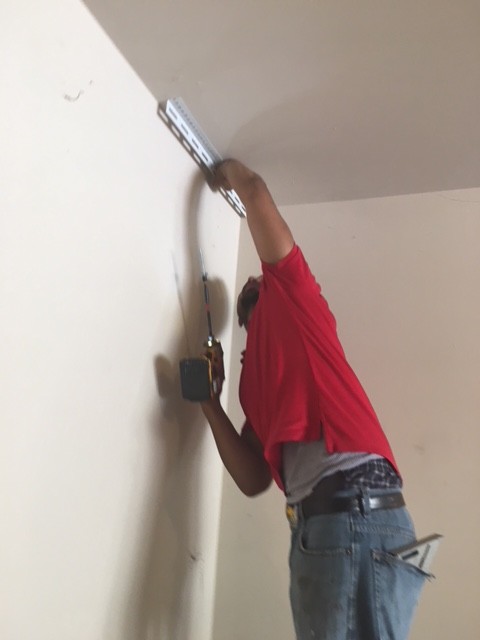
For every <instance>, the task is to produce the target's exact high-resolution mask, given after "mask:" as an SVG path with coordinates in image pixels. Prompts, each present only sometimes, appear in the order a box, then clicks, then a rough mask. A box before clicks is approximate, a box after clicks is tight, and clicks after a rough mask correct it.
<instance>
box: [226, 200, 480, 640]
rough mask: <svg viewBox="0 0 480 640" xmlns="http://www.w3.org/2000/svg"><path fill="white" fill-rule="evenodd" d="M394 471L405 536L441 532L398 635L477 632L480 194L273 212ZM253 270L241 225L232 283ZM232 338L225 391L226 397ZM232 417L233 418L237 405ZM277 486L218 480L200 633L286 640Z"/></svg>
mask: <svg viewBox="0 0 480 640" xmlns="http://www.w3.org/2000/svg"><path fill="white" fill-rule="evenodd" d="M284 214H285V217H286V219H287V221H288V222H289V224H290V225H291V227H292V229H293V231H294V235H295V237H296V239H297V241H298V243H299V244H300V245H301V246H302V248H303V249H304V252H305V254H306V256H307V259H308V261H309V263H310V265H311V267H312V270H313V271H314V272H315V274H316V275H317V278H318V280H319V281H320V282H321V283H322V285H323V289H324V293H325V295H326V297H327V300H328V301H329V303H330V306H331V308H332V310H333V311H334V313H335V315H336V318H337V321H338V328H339V334H340V338H341V340H342V342H343V345H344V347H345V350H346V352H347V355H348V357H349V360H350V362H351V364H352V365H353V367H354V368H355V370H356V371H357V374H358V375H359V377H360V379H361V381H362V382H363V384H364V386H365V388H366V390H367V392H368V393H369V395H370V397H371V399H372V402H373V404H374V406H375V408H376V410H377V413H378V414H379V416H380V418H381V421H382V423H383V426H384V429H385V431H386V432H387V434H388V436H389V438H390V440H391V443H392V445H393V448H394V451H395V453H396V456H397V460H398V463H399V465H400V467H401V470H402V472H403V475H404V480H405V495H406V499H407V501H408V504H409V508H410V511H411V513H412V515H413V517H414V520H415V523H416V528H417V534H418V535H419V536H423V535H426V534H429V533H432V532H440V533H443V534H444V535H445V540H444V542H443V543H442V547H441V549H440V552H439V555H438V557H437V558H436V560H435V564H434V567H433V570H434V573H435V574H436V575H437V577H438V579H437V580H436V581H435V582H433V583H431V584H430V583H428V584H427V585H426V587H425V590H424V592H423V595H422V599H421V603H420V607H419V610H418V614H417V617H416V620H415V623H414V628H413V632H412V634H411V638H412V640H425V638H435V639H436V640H451V638H455V637H458V638H462V640H476V639H477V638H478V637H479V635H480V610H479V608H478V598H479V596H480V591H479V587H478V576H479V575H480V574H479V570H480V550H479V549H480V548H479V545H478V538H479V535H480V515H479V514H480V511H479V509H478V508H477V507H476V502H475V501H476V495H477V491H478V489H479V488H480V471H479V465H478V448H479V446H480V436H479V433H478V425H479V423H480V395H479V380H480V341H479V338H478V331H479V327H480V298H479V291H480V251H479V248H478V239H479V237H480V189H472V190H464V191H456V192H443V193H432V194H425V195H414V196H402V197H396V198H384V199H372V200H363V201H352V202H340V203H335V204H322V205H307V206H302V207H289V208H286V209H285V210H284ZM257 271H258V260H257V259H256V256H255V253H254V251H253V248H252V245H251V242H250V239H249V237H248V233H247V229H246V227H243V228H242V234H241V252H240V263H239V270H238V281H237V288H238V285H239V284H240V283H241V282H243V280H244V278H245V277H246V276H247V275H248V274H250V273H256V272H257ZM243 343H244V336H243V335H242V334H241V332H240V331H239V330H238V331H236V333H235V334H234V344H233V349H234V352H233V353H232V362H233V363H234V366H233V370H232V386H231V389H232V391H231V393H232V396H231V400H232V405H233V402H236V394H235V389H234V387H235V382H236V381H235V380H234V379H233V378H236V379H237V380H238V373H239V363H238V354H239V352H240V350H241V349H242V348H243V347H242V345H243ZM234 415H235V418H236V420H237V421H238V423H239V424H240V421H241V413H240V411H239V410H238V403H237V407H236V409H235V412H234ZM282 511H283V500H282V496H281V495H280V493H279V492H278V491H277V490H276V489H275V488H273V489H271V490H270V491H269V492H268V493H267V494H266V495H264V496H260V497H258V498H256V499H254V500H249V499H247V498H245V497H243V496H241V495H239V494H238V492H237V490H236V489H235V487H234V485H233V483H232V481H231V480H230V478H229V477H225V480H224V494H223V502H222V515H221V534H220V547H219V559H218V577H217V597H216V610H215V611H216V612H215V625H214V640H223V639H224V638H226V637H228V638H230V639H231V640H246V639H247V638H276V640H291V639H292V638H293V630H292V625H291V621H290V612H289V605H288V599H287V588H288V572H287V562H286V555H287V552H288V531H287V524H286V521H285V520H284V517H283V513H282Z"/></svg>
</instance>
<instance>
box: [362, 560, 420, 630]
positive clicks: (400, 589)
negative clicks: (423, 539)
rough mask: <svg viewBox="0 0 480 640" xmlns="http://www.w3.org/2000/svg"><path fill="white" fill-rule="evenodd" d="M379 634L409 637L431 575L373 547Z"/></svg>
mask: <svg viewBox="0 0 480 640" xmlns="http://www.w3.org/2000/svg"><path fill="white" fill-rule="evenodd" d="M372 561H373V577H374V582H375V585H374V587H375V612H376V622H377V630H378V635H377V637H378V638H379V639H381V640H406V639H407V638H408V632H409V630H410V626H411V623H412V619H413V615H414V613H415V609H416V606H417V603H418V599H419V597H420V592H421V590H422V587H423V585H424V584H425V580H426V579H427V578H431V577H432V576H431V575H430V574H428V573H425V572H424V571H422V570H421V569H418V568H417V567H414V566H413V565H411V564H408V563H407V562H405V561H403V560H401V559H400V558H397V557H395V556H394V555H392V554H391V553H387V552H386V551H372Z"/></svg>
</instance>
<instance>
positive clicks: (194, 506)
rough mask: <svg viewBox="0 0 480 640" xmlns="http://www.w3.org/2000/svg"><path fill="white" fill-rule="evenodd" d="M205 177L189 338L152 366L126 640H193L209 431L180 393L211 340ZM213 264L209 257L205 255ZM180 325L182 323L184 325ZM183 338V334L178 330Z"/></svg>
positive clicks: (215, 292)
mask: <svg viewBox="0 0 480 640" xmlns="http://www.w3.org/2000/svg"><path fill="white" fill-rule="evenodd" d="M203 188H205V178H204V176H203V175H201V174H199V175H198V177H197V178H196V179H195V180H194V181H193V183H192V186H191V190H190V197H189V198H188V201H187V208H186V211H185V229H187V233H186V238H185V240H186V245H185V247H184V248H183V251H184V252H185V258H186V260H188V276H187V281H186V285H185V287H184V288H183V291H182V292H181V293H180V291H179V292H178V293H179V300H180V306H181V307H182V309H181V311H182V314H183V324H184V325H185V330H186V332H187V334H188V338H187V343H188V344H187V349H188V350H192V352H193V353H191V354H189V353H186V346H185V338H184V337H183V336H182V337H181V338H179V341H178V344H176V345H174V346H173V348H172V349H171V350H170V352H169V357H166V356H165V355H158V356H157V357H156V358H155V362H154V368H155V376H156V382H157V389H158V393H159V396H160V402H158V403H157V405H156V406H155V407H154V409H153V413H152V417H151V429H152V432H153V434H152V446H153V447H154V448H155V452H154V453H153V454H152V457H153V465H152V468H153V469H155V471H154V473H153V475H152V478H151V486H150V491H149V492H148V500H147V504H146V505H145V514H146V516H145V521H144V522H143V523H142V525H141V526H142V531H143V533H142V536H143V538H142V542H141V547H140V549H139V551H138V555H137V558H136V568H135V570H134V575H133V578H132V584H131V591H130V594H129V605H128V610H127V611H126V612H125V618H124V630H123V634H122V640H150V639H154V638H155V639H157V638H165V640H170V639H172V640H174V639H175V640H189V639H190V638H192V637H194V636H195V632H194V629H193V627H192V625H193V624H194V622H195V620H193V619H192V602H193V600H194V598H198V597H199V594H200V595H201V593H202V591H203V590H202V583H203V573H204V559H203V558H202V554H201V549H199V548H198V544H199V541H198V531H199V529H200V523H201V520H202V517H205V516H204V515H203V514H202V513H200V508H201V505H202V504H203V502H204V491H205V487H203V486H202V478H203V470H202V466H203V464H204V461H203V460H204V459H203V455H202V442H203V440H204V439H205V436H206V433H207V432H206V426H205V420H204V418H203V414H202V413H201V410H200V408H199V406H196V405H194V404H192V403H189V402H187V401H184V400H183V399H182V398H181V393H180V375H179V364H178V363H179V360H180V359H181V358H184V357H186V356H187V355H198V354H200V353H201V350H202V344H203V342H204V341H205V339H206V337H207V323H206V317H205V310H204V304H203V294H202V291H203V290H202V282H201V270H200V262H199V238H198V226H199V200H200V194H201V191H202V189H203ZM206 258H207V260H208V257H206ZM209 289H210V296H211V300H212V315H213V318H214V331H215V332H216V333H218V332H220V331H221V330H222V327H223V326H224V325H225V322H226V318H227V317H228V311H227V308H226V300H227V296H226V289H225V285H224V284H223V282H221V281H215V280H213V281H211V282H210V283H209ZM180 323H181V319H180V318H179V325H180ZM178 333H179V336H181V334H182V331H181V330H179V332H178Z"/></svg>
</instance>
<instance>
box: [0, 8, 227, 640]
mask: <svg viewBox="0 0 480 640" xmlns="http://www.w3.org/2000/svg"><path fill="white" fill-rule="evenodd" d="M0 50H1V54H2V55H1V60H2V63H1V66H0V79H1V85H2V101H1V103H0V138H1V140H2V154H1V157H0V175H1V178H0V179H1V184H2V186H1V189H0V212H1V213H0V221H1V233H0V238H1V245H2V250H1V252H0V277H1V299H2V304H1V312H0V329H1V340H0V379H1V384H0V389H1V390H0V395H1V403H0V443H1V444H0V474H1V475H0V491H1V503H2V517H1V527H0V549H1V562H0V564H1V567H2V570H1V572H0V636H1V637H2V639H5V640H31V639H32V638H37V639H38V640H57V639H58V640H60V639H61V640H64V639H65V638H68V639H69V640H76V639H78V640H85V639H86V638H88V639H89V640H93V639H96V638H98V639H99V638H102V639H104V640H109V639H111V640H132V638H135V639H136V640H146V639H150V638H165V639H167V638H172V639H173V638H175V639H176V640H190V639H194V640H198V639H205V640H206V639H207V638H210V626H211V611H212V605H213V590H214V578H215V570H214V569H215V558H216V541H217V528H218V513H219V503H220V490H221V467H220V463H219V461H218V457H217V455H216V451H215V450H214V445H213V439H212V438H211V436H210V433H209V431H208V429H207V427H206V425H205V423H204V421H203V420H201V419H200V415H199V412H198V409H197V408H196V407H193V406H190V405H188V404H186V403H184V402H183V401H182V400H181V398H180V393H179V385H178V375H177V370H178V360H179V358H180V357H183V356H185V355H187V352H188V348H189V349H190V353H192V354H196V353H197V352H198V351H199V350H200V348H201V341H202V338H204V337H205V335H206V322H205V319H204V315H203V306H202V299H201V289H200V285H201V281H200V278H199V276H200V274H199V264H198V260H197V258H198V244H199V243H200V244H201V245H202V247H203V250H204V253H205V257H206V262H207V268H208V270H209V272H210V276H211V279H212V291H211V295H212V299H213V307H214V328H215V329H216V331H217V333H218V335H219V336H220V337H221V338H222V340H223V341H224V346H225V351H226V353H227V367H228V354H229V353H230V351H231V350H230V348H229V345H230V339H231V337H230V331H229V329H228V327H229V326H230V324H231V323H230V314H229V311H228V309H229V308H230V307H231V303H232V297H231V290H232V286H231V285H232V284H233V282H234V278H235V272H236V261H237V260H236V257H237V245H238V229H239V220H238V219H237V217H236V216H235V214H234V213H233V212H232V210H231V209H230V208H229V207H227V206H226V204H225V203H224V201H223V199H221V198H220V197H218V196H216V195H214V194H211V193H210V192H209V191H208V189H205V188H204V186H203V180H202V178H201V177H200V178H199V177H198V171H197V170H196V167H195V164H194V163H193V161H192V160H191V159H190V158H189V157H188V155H187V154H186V153H185V152H184V150H183V149H182V148H181V147H180V145H179V144H178V143H177V141H176V140H175V139H174V137H173V136H172V135H171V133H170V132H169V131H168V130H167V128H166V127H165V126H164V124H163V123H162V122H161V121H160V120H159V119H158V117H157V116H156V102H155V100H154V98H153V97H152V96H151V95H150V94H149V93H148V91H147V90H146V89H145V87H144V86H143V85H142V83H141V82H140V81H139V79H138V78H137V77H136V76H135V74H134V73H133V72H132V70H131V69H130V67H129V66H128V65H127V64H126V62H125V61H124V60H123V58H122V57H121V56H120V55H119V54H118V52H117V50H116V49H115V48H114V47H113V45H112V44H111V42H110V41H109V40H108V38H107V37H106V36H105V35H104V33H103V32H102V31H101V30H100V29H99V27H98V25H97V24H96V23H95V21H94V20H93V19H92V17H91V16H90V14H89V13H88V12H87V10H86V9H85V8H84V6H83V5H82V4H81V3H79V2H77V1H76V0H47V1H46V2H42V3H41V4H39V3H35V2H32V1H26V0H19V1H15V2H13V0H11V1H10V0H7V1H6V2H2V4H1V6H0Z"/></svg>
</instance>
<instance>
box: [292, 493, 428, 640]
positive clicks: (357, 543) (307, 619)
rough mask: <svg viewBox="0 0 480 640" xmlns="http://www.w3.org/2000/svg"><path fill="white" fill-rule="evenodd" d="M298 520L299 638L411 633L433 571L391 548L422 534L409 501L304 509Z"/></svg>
mask: <svg viewBox="0 0 480 640" xmlns="http://www.w3.org/2000/svg"><path fill="white" fill-rule="evenodd" d="M381 493H382V491H372V492H371V493H370V495H372V496H373V495H379V494H381ZM383 493H385V492H384V491H383ZM342 495H351V493H350V494H348V493H345V492H343V493H342ZM290 524H291V528H292V541H291V550H290V602H291V606H292V613H293V620H294V625H295V630H296V634H297V640H405V639H406V638H407V636H408V632H409V629H410V624H411V621H412V618H413V614H414V611H415V608H416V605H417V601H418V598H419V595H420V591H421V588H422V586H423V584H424V582H425V579H426V578H427V577H428V575H427V574H426V573H424V572H423V571H421V570H420V569H417V568H416V567H413V566H412V565H410V564H407V563H405V562H403V561H401V560H399V559H397V558H395V557H394V556H393V555H391V554H389V553H388V551H389V550H393V549H396V548H398V547H401V546H404V545H406V544H409V543H410V542H412V541H414V540H415V532H414V528H413V524H412V521H411V519H410V516H409V514H408V511H407V510H406V509H405V507H402V508H399V509H379V510H375V511H370V513H361V512H360V511H359V510H358V511H357V510H355V511H352V512H348V513H334V514H328V515H317V516H311V517H310V518H308V519H307V520H304V519H303V518H302V516H301V514H299V515H298V521H297V523H292V522H291V523H290Z"/></svg>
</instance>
